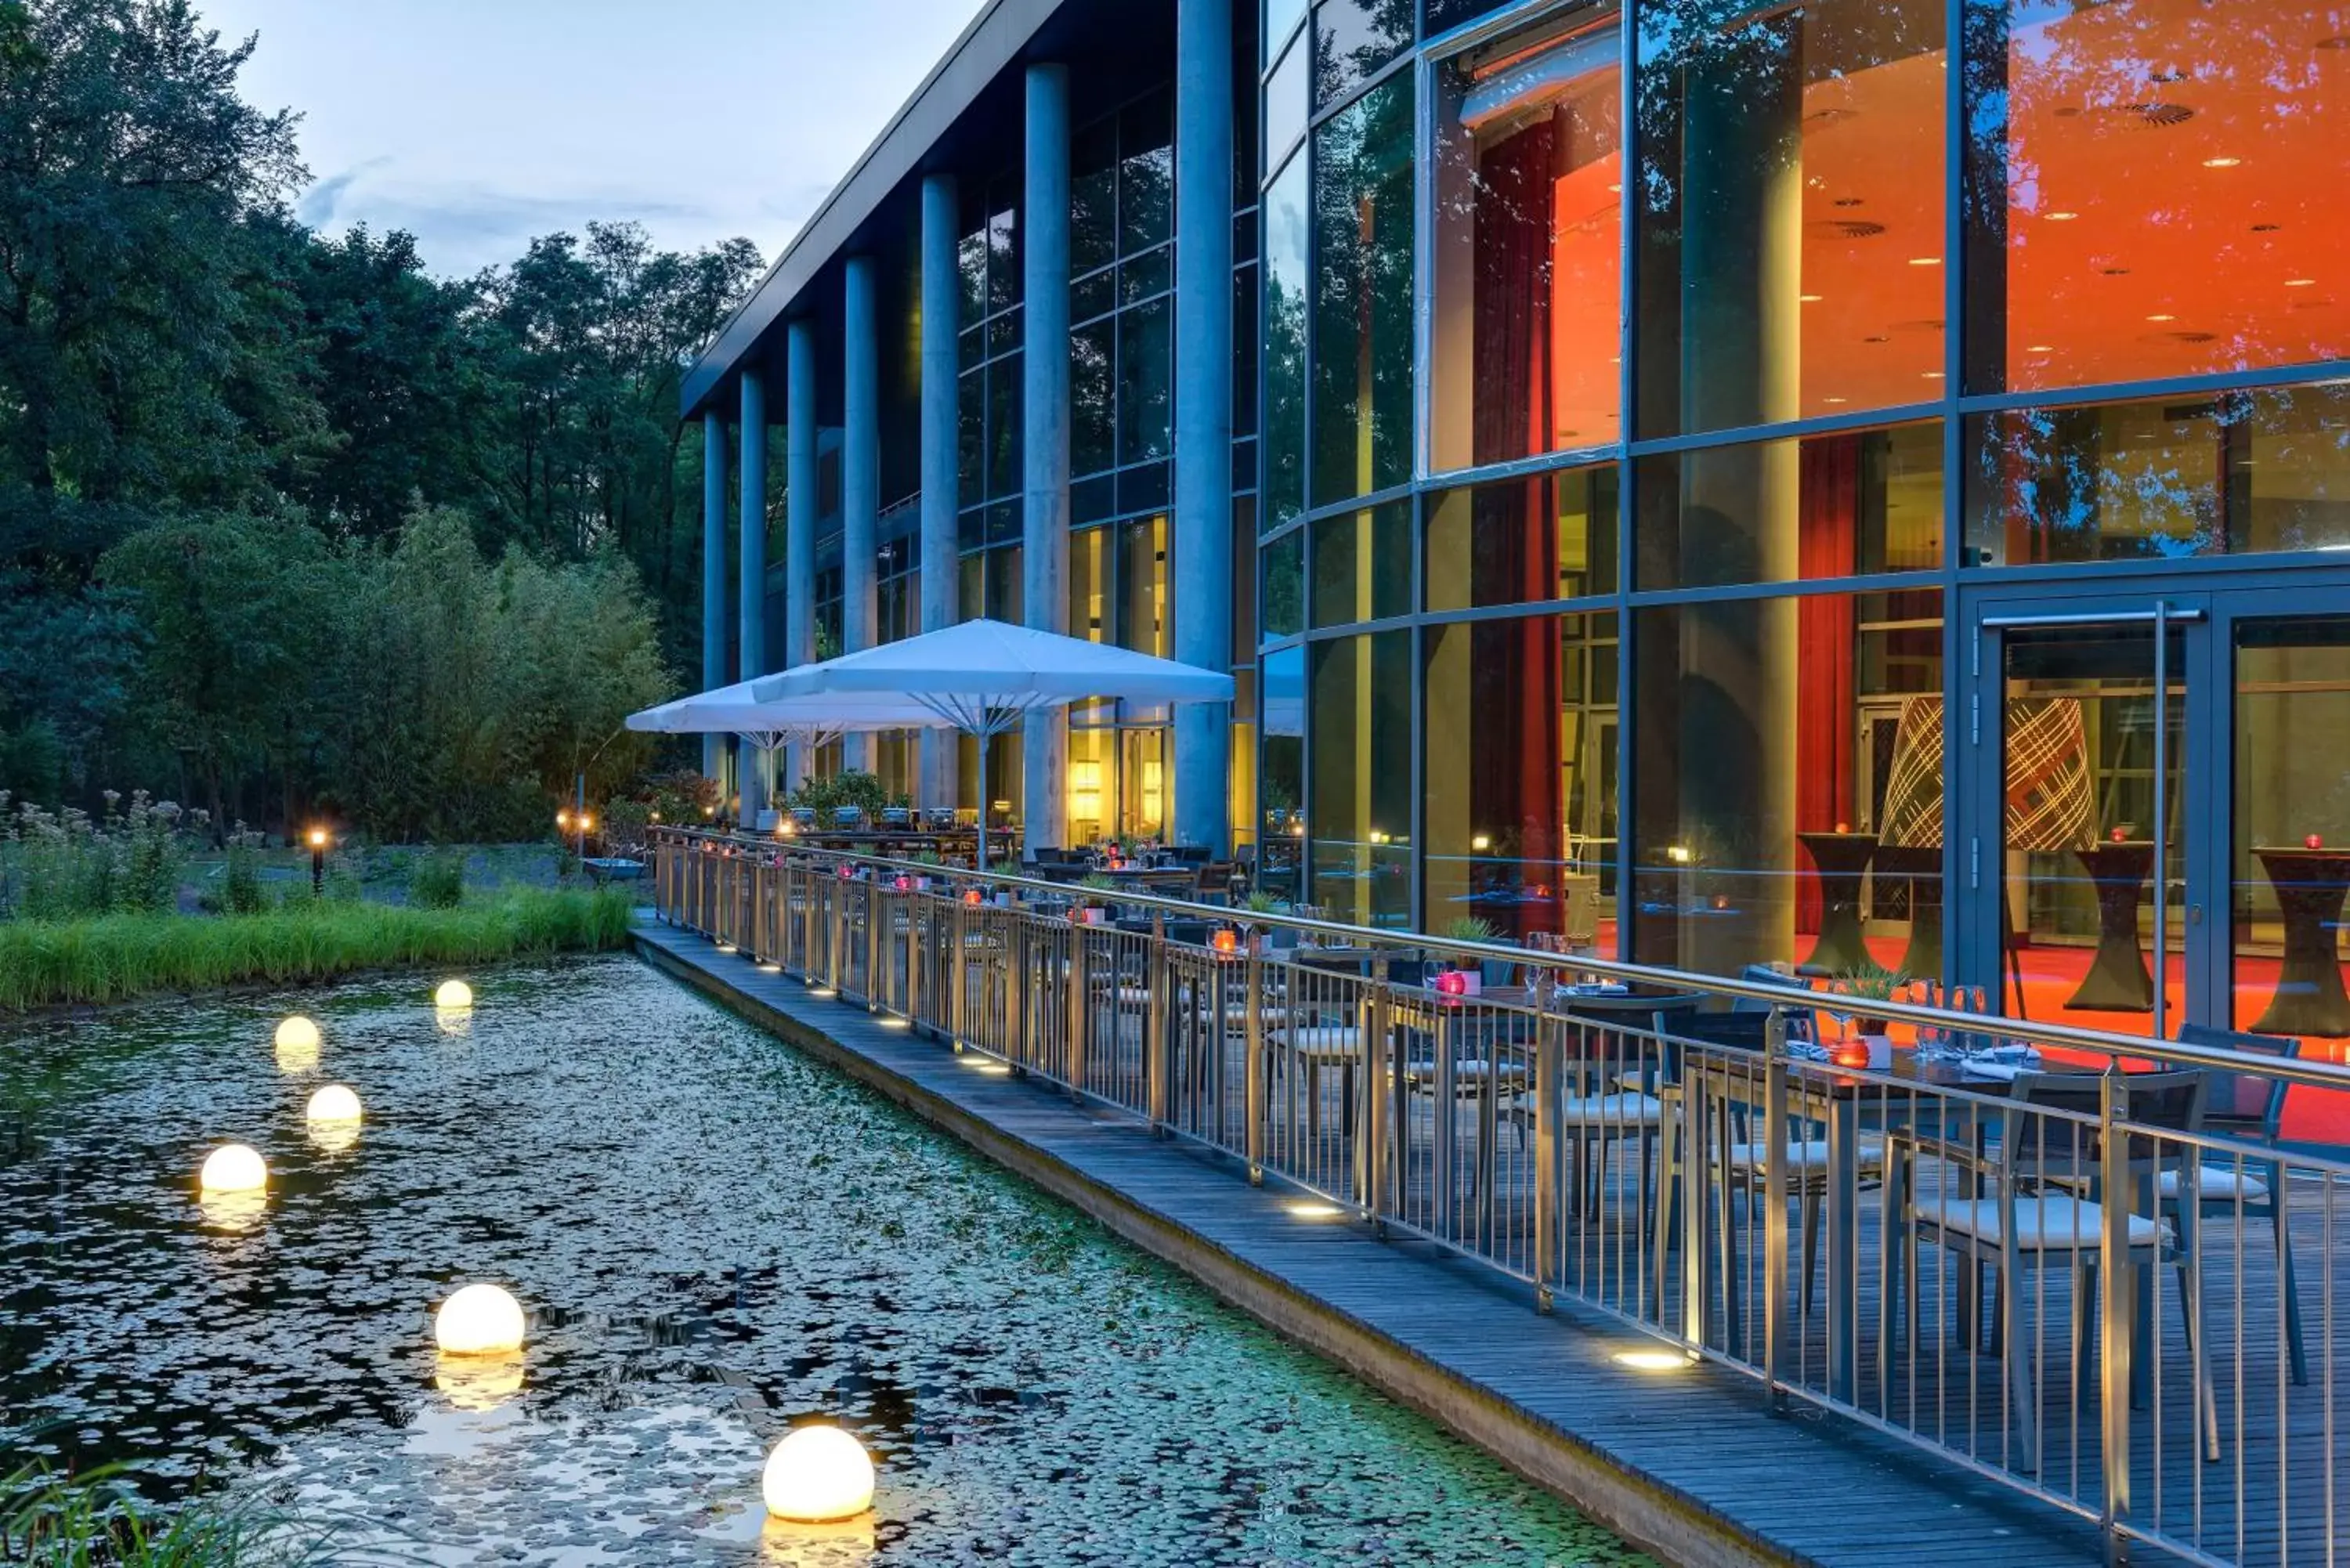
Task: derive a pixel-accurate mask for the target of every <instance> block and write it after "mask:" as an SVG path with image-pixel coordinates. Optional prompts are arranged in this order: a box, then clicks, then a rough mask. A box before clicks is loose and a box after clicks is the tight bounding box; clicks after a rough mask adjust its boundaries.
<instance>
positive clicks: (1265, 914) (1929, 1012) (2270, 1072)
mask: <svg viewBox="0 0 2350 1568" xmlns="http://www.w3.org/2000/svg"><path fill="white" fill-rule="evenodd" d="M654 831H655V833H656V834H659V833H670V834H674V835H676V836H680V837H681V838H683V839H686V840H689V841H691V840H695V839H702V840H708V841H711V842H714V843H723V844H727V845H729V846H734V847H738V848H747V849H756V850H760V851H763V852H772V853H777V854H786V855H798V856H806V857H811V858H816V859H820V860H826V861H830V862H833V863H836V864H837V863H841V862H847V863H848V864H851V865H856V866H866V867H873V868H874V869H876V870H886V871H889V872H891V873H894V874H898V875H904V876H920V877H947V878H950V879H951V880H954V881H956V882H959V883H962V884H965V885H967V886H980V887H991V888H1003V889H1006V890H1013V891H1030V892H1035V893H1041V894H1044V895H1045V896H1046V897H1050V898H1070V897H1072V896H1073V895H1074V896H1081V897H1087V898H1101V899H1103V900H1105V901H1114V902H1116V903H1118V904H1119V905H1121V906H1124V907H1127V908H1133V909H1149V910H1154V911H1158V912H1160V913H1165V914H1169V915H1176V916H1180V917H1181V918H1183V919H1205V920H1209V921H1211V922H1215V923H1219V924H1222V925H1229V926H1235V927H1239V928H1241V929H1243V930H1244V931H1253V930H1256V929H1271V930H1293V931H1296V932H1298V933H1300V934H1302V935H1303V934H1311V935H1314V936H1315V937H1328V936H1339V937H1345V938H1347V939H1348V940H1350V941H1352V942H1356V943H1358V944H1360V945H1365V946H1373V947H1409V948H1410V949H1411V950H1414V951H1423V952H1432V953H1440V954H1444V955H1447V956H1450V957H1453V958H1464V959H1476V960H1479V961H1484V962H1492V963H1507V964H1515V965H1521V966H1523V967H1526V968H1531V969H1540V970H1573V971H1575V972H1576V973H1578V974H1590V975H1599V976H1604V977H1606V978H1607V979H1610V980H1618V981H1624V982H1625V983H1626V984H1627V985H1630V984H1638V985H1644V986H1650V987H1656V988H1660V989H1665V990H1669V991H1682V992H1703V993H1705V994H1707V995H1711V996H1721V997H1728V998H1731V999H1733V1000H1738V1001H1746V1002H1764V1003H1768V1004H1771V1005H1773V1006H1778V1007H1787V1008H1792V1009H1799V1010H1804V1011H1818V1012H1866V1013H1867V1015H1868V1016H1869V1017H1871V1018H1881V1019H1884V1020H1886V1021H1887V1022H1888V1023H1906V1024H1909V1025H1911V1026H1912V1027H1916V1028H1923V1029H1932V1030H1939V1031H1942V1032H1946V1033H1954V1034H1985V1033H1998V1034H2001V1035H2004V1036H2006V1037H2008V1038H2010V1039H2015V1040H2023V1041H2028V1042H2030V1043H2032V1044H2036V1045H2049V1046H2054V1047H2055V1048H2056V1049H2058V1050H2063V1051H2078V1052H2083V1053H2085V1054H2091V1055H2101V1056H2110V1057H2116V1058H2119V1057H2125V1056H2126V1057H2130V1058H2133V1059H2137V1060H2141V1061H2148V1062H2164V1063H2172V1064H2178V1065H2179V1066H2183V1067H2197V1068H2202V1069H2205V1070H2208V1071H2215V1072H2225V1073H2238V1074H2243V1075H2249V1076H2254V1077H2264V1078H2279V1079H2282V1080H2284V1081H2286V1082H2288V1083H2291V1084H2294V1085H2304V1086H2308V1087H2312V1088H2320V1089H2334V1090H2341V1091H2350V1065H2345V1064H2339V1063H2330V1062H2319V1061H2313V1060H2308V1059H2304V1058H2302V1057H2298V1056H2289V1057H2288V1056H2265V1055H2255V1054H2251V1053H2250V1052H2243V1051H2230V1050H2227V1049H2224V1048H2222V1047H2219V1046H2210V1045H2194V1044H2188V1043H2186V1042H2184V1041H2178V1040H2158V1039H2154V1038H2152V1037H2150V1036H2148V1037H2140V1036H2137V1035H2130V1034H2116V1033H2111V1032H2109V1031H2106V1030H2100V1029H2084V1028H2081V1027H2080V1026H2078V1025H2075V1024H2069V1023H2040V1022H2038V1021H2036V1020H2033V1019H2029V1018H2009V1017H2007V1016H2005V1015H2003V1014H2000V1013H1991V1012H1959V1011H1956V1010H1953V1009H1950V1008H1943V1007H1932V1006H1926V1005H1921V1004H1919V1003H1918V1002H1877V1001H1868V1002H1862V1001H1860V1000H1859V999H1856V998H1852V997H1843V996H1838V995H1836V994H1835V993H1833V992H1808V993H1806V992H1794V991H1792V990H1791V989H1790V988H1789V987H1787V986H1784V985H1771V984H1767V983H1763V982H1761V981H1748V980H1742V979H1732V978H1729V977H1726V976H1721V975H1705V974H1697V973H1692V972H1690V971H1685V970H1674V969H1664V968H1660V967H1658V966H1655V965H1650V964H1639V963H1630V962H1626V961H1622V960H1618V959H1602V958H1594V957H1586V956H1584V955H1581V954H1566V953H1550V952H1538V951H1536V950H1533V949H1531V948H1521V947H1513V946H1509V945H1507V944H1504V943H1499V942H1472V941H1463V940H1460V939H1458V938H1454V937H1440V936H1431V935H1427V934H1424V933H1422V932H1419V931H1397V930H1391V929H1381V928H1379V927H1377V926H1357V925H1351V924H1348V923H1347V922H1345V921H1340V920H1326V919H1310V918H1305V917H1301V916H1297V915H1286V914H1282V913H1279V912H1277V911H1270V910H1258V909H1236V908H1228V907H1226V906H1223V905H1219V904H1201V903H1197V902H1194V901H1192V900H1190V899H1185V898H1169V897H1167V896H1166V895H1164V894H1159V893H1146V892H1143V891H1141V890H1140V889H1135V890H1131V891H1129V890H1128V889H1126V888H1115V889H1112V888H1083V887H1079V886H1077V885H1076V884H1071V883H1065V882H1052V881H1047V880H1045V879H1043V878H1041V877H1021V876H1014V875H1011V874H1009V873H1005V872H1000V871H978V870H972V869H969V868H966V867H945V866H935V865H931V864H929V863H926V862H923V861H916V860H899V859H896V858H893V857H888V856H880V855H868V854H862V853H858V852H857V851H853V850H845V849H834V848H828V847H826V846H818V845H811V844H802V843H798V842H795V840H794V839H792V838H789V837H776V836H770V835H765V834H745V833H739V832H733V831H729V830H723V829H708V828H695V827H662V828H657V829H655V830H654ZM1839 1070H1840V1071H1846V1072H1854V1073H1857V1072H1860V1071H1861V1069H1857V1068H1846V1069H1839Z"/></svg>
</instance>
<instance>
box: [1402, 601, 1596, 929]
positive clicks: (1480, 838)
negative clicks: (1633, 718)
mask: <svg viewBox="0 0 2350 1568" xmlns="http://www.w3.org/2000/svg"><path fill="white" fill-rule="evenodd" d="M1425 669H1426V674H1427V680H1428V693H1427V699H1426V702H1425V709H1424V711H1425V713H1426V715H1427V717H1426V723H1427V734H1426V742H1425V753H1424V755H1423V757H1422V766H1423V768H1424V770H1425V777H1426V780H1427V799H1426V804H1425V807H1424V809H1425V812H1426V838H1427V845H1428V850H1427V858H1426V861H1425V869H1424V871H1423V873H1422V875H1423V877H1424V879H1425V887H1426V901H1427V913H1428V922H1429V926H1430V929H1433V930H1436V931H1439V932H1441V931H1442V930H1444V929H1445V928H1446V927H1447V926H1448V925H1449V924H1450V923H1451V921H1452V920H1453V919H1456V918H1458V917H1461V916H1474V917H1475V918H1477V919H1482V920H1483V921H1484V922H1485V923H1486V924H1487V925H1488V926H1490V927H1491V928H1492V929H1493V930H1494V932H1495V933H1496V935H1497V936H1499V937H1500V939H1501V940H1504V941H1516V942H1523V941H1524V940H1526V939H1527V938H1529V937H1531V936H1534V935H1535V934H1538V933H1539V934H1545V935H1551V936H1557V937H1561V938H1563V939H1565V943H1566V947H1567V950H1570V951H1575V952H1586V953H1593V954H1596V955H1597V956H1599V957H1602V958H1612V957H1614V956H1615V955H1616V952H1617V940H1616V916H1615V898H1616V876H1615V861H1616V776H1617V736H1618V734H1619V729H1618V726H1617V706H1616V670H1617V638H1616V618H1615V617H1614V616H1613V615H1612V614H1611V615H1568V616H1541V617H1534V618H1527V619H1523V620H1487V621H1475V622H1469V623H1463V624H1458V625H1453V626H1448V627H1441V628H1435V629H1432V630H1431V631H1430V632H1429V634H1428V640H1427V643H1426V655H1425Z"/></svg>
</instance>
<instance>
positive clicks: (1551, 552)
mask: <svg viewBox="0 0 2350 1568" xmlns="http://www.w3.org/2000/svg"><path fill="white" fill-rule="evenodd" d="M1616 492H1617V467H1616V465H1615V464H1614V463H1612V462H1611V463H1605V464H1602V465H1600V466H1598V467H1596V468H1580V469H1570V470H1568V471H1567V472H1563V473H1538V474H1532V475H1529V476H1528V477H1526V478H1524V479H1504V480H1497V481H1496V482H1494V483H1491V484H1479V485H1471V486H1467V487H1464V488H1462V489H1460V490H1448V491H1446V492H1445V493H1442V494H1441V495H1438V496H1435V497H1432V498H1431V499H1430V502H1429V504H1428V544H1427V548H1426V552H1425V554H1426V559H1425V562H1424V563H1423V566H1424V570H1425V573H1426V579H1425V580H1426V582H1427V585H1428V589H1427V592H1428V607H1429V608H1430V609H1432V610H1451V609H1474V608H1478V607H1482V606H1485V605H1509V604H1528V603H1535V602H1539V601H1541V600H1544V599H1571V598H1581V597H1585V596H1586V595H1590V594H1607V593H1613V592H1615V591H1616V532H1617V529H1616V523H1617V517H1616Z"/></svg>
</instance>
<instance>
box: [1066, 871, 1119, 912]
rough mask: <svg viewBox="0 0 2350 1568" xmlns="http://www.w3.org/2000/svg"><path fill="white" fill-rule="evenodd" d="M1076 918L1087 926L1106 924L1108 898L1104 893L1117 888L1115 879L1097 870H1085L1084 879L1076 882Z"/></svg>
mask: <svg viewBox="0 0 2350 1568" xmlns="http://www.w3.org/2000/svg"><path fill="white" fill-rule="evenodd" d="M1077 889H1078V893H1077V899H1078V901H1077V909H1076V915H1077V919H1079V920H1081V921H1083V922H1084V923H1085V924H1087V925H1088V926H1101V925H1107V924H1108V923H1109V900H1108V898H1107V897H1105V895H1107V894H1110V893H1115V892H1117V891H1118V881H1117V879H1116V878H1115V877H1105V876H1103V875H1102V874H1101V873H1100V872H1098V871H1091V872H1087V874H1086V878H1085V880H1084V881H1082V882H1079V883H1078V884H1077Z"/></svg>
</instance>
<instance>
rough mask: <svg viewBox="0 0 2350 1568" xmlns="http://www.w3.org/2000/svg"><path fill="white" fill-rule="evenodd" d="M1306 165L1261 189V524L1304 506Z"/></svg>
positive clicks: (1275, 522) (1297, 163) (1272, 523)
mask: <svg viewBox="0 0 2350 1568" xmlns="http://www.w3.org/2000/svg"><path fill="white" fill-rule="evenodd" d="M1305 165H1306V160H1305V158H1304V157H1299V158H1297V159H1295V160H1293V161H1291V163H1290V165H1289V167H1288V168H1287V169H1286V170H1284V171H1283V172H1282V175H1281V177H1280V178H1279V179H1278V180H1275V181H1274V183H1273V187H1272V188H1271V189H1270V190H1268V191H1266V192H1265V193H1264V449H1263V451H1264V455H1263V462H1264V487H1263V495H1264V525H1265V526H1266V527H1267V528H1275V527H1278V526H1280V525H1281V524H1284V523H1286V522H1288V521H1289V520H1290V519H1291V518H1292V517H1295V516H1296V515H1297V514H1299V513H1300V512H1303V511H1304V510H1305V290H1306V279H1305V237H1306V227H1305V226H1306V214H1305Z"/></svg>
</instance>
